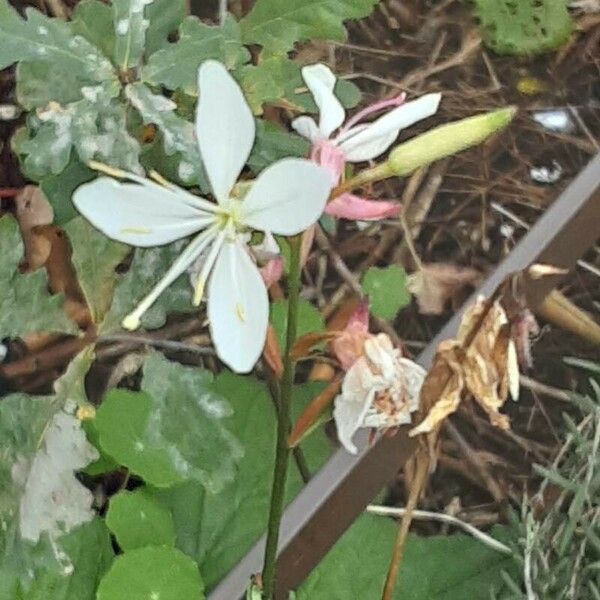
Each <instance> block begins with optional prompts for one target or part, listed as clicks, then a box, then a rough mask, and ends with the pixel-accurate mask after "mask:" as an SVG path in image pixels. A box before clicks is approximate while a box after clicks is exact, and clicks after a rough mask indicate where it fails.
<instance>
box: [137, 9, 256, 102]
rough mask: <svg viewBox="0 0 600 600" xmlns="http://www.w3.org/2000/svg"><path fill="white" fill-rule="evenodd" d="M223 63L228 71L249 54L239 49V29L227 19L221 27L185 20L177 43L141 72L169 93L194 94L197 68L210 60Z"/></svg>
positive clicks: (232, 21)
mask: <svg viewBox="0 0 600 600" xmlns="http://www.w3.org/2000/svg"><path fill="white" fill-rule="evenodd" d="M209 58H212V59H215V60H219V61H220V62H222V63H223V64H224V65H225V66H226V67H227V68H228V69H235V68H236V67H239V66H240V65H242V64H244V63H246V62H247V61H248V60H249V58H250V54H249V52H248V50H246V49H245V48H244V47H243V46H242V39H241V33H240V26H239V24H238V23H237V21H236V20H235V19H234V18H233V17H231V16H229V17H228V18H227V19H226V20H225V23H223V25H218V26H211V25H206V24H205V23H203V22H202V21H200V20H199V19H198V18H196V17H187V18H186V19H184V21H183V23H182V24H181V27H180V28H179V40H178V41H177V43H175V44H169V45H167V46H166V47H165V48H163V49H162V50H159V51H158V52H156V53H155V54H154V55H153V56H151V57H150V59H149V60H148V64H147V65H146V66H145V67H144V68H143V70H142V79H143V80H144V81H146V82H147V83H150V84H152V85H159V84H160V85H164V86H165V87H166V88H168V89H170V90H175V89H178V88H179V89H182V90H183V91H185V92H186V93H188V94H194V95H195V94H197V91H198V82H197V77H198V67H199V66H200V64H201V63H202V62H203V61H205V60H207V59H209Z"/></svg>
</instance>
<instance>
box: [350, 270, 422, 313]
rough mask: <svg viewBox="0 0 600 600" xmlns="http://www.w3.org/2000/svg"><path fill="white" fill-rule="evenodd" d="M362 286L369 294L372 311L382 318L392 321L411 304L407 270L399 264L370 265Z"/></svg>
mask: <svg viewBox="0 0 600 600" xmlns="http://www.w3.org/2000/svg"><path fill="white" fill-rule="evenodd" d="M362 288H363V290H364V292H365V294H367V295H368V296H369V309H370V311H371V313H372V314H373V315H375V316H376V317H379V318H380V319H385V320H386V321H391V320H392V319H394V318H395V316H396V315H397V314H398V311H399V310H400V309H402V308H404V307H405V306H408V304H410V293H409V292H408V290H407V288H406V271H404V269H403V268H402V267H399V266H397V265H390V266H389V267H383V268H379V267H370V268H369V269H368V270H367V272H366V273H365V274H364V276H363V278H362Z"/></svg>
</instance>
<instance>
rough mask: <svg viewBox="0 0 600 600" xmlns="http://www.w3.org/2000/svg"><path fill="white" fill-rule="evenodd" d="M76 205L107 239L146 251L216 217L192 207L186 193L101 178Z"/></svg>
mask: <svg viewBox="0 0 600 600" xmlns="http://www.w3.org/2000/svg"><path fill="white" fill-rule="evenodd" d="M198 200H203V199H201V198H199V199H198ZM73 203H74V204H75V206H76V207H77V210H79V212H80V213H81V214H82V215H83V216H84V217H85V218H86V219H88V220H89V221H90V222H91V223H92V225H94V227H97V228H98V229H99V230H100V231H102V233H104V234H105V235H107V236H108V237H110V238H112V239H114V240H118V241H119V242H125V243H126V244H130V245H132V246H140V247H143V248H146V247H149V246H161V245H163V244H168V243H170V242H173V241H174V240H178V239H180V238H184V237H187V236H188V235H190V234H191V233H194V232H195V231H198V230H200V229H202V228H204V227H206V226H207V225H209V224H211V223H212V222H213V221H214V215H213V213H211V212H208V211H204V210H202V209H200V208H199V207H197V206H192V205H191V204H190V198H189V195H188V194H186V193H185V192H184V191H183V190H182V191H181V193H180V192H179V191H175V190H174V189H171V188H166V187H163V186H160V185H158V184H156V183H154V182H151V181H148V180H140V182H139V183H120V182H118V181H116V180H114V179H111V178H109V177H99V178H98V179H95V180H94V181H92V182H90V183H86V184H84V185H82V186H80V187H79V188H77V190H76V191H75V193H74V194H73Z"/></svg>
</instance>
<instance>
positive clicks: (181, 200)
mask: <svg viewBox="0 0 600 600" xmlns="http://www.w3.org/2000/svg"><path fill="white" fill-rule="evenodd" d="M198 87H199V91H200V99H199V102H198V106H197V110H196V132H197V136H198V145H199V148H200V154H201V156H202V162H203V163H204V167H205V169H206V173H207V175H208V180H209V182H210V186H211V189H212V192H213V195H214V197H215V199H216V203H214V202H210V201H208V200H206V199H204V198H200V197H198V196H195V195H193V194H191V193H189V192H187V191H186V190H182V189H180V188H178V187H176V186H174V185H171V184H168V185H165V186H163V185H159V184H157V183H155V182H153V181H150V180H147V179H144V178H141V177H137V176H136V175H132V174H128V173H123V172H120V171H117V170H114V174H115V175H116V176H118V177H120V178H123V179H128V180H130V181H131V182H133V183H120V182H118V181H115V180H114V179H111V178H108V177H101V178H98V179H96V180H95V181H93V182H91V183H88V184H85V185H83V186H81V187H80V188H79V189H78V190H77V191H76V192H75V194H74V196H73V202H74V203H75V206H76V207H77V208H78V209H79V211H80V212H81V213H82V214H83V215H84V216H85V217H87V218H88V219H89V220H90V221H91V222H92V224H93V225H95V226H96V227H98V229H100V230H101V231H102V232H104V233H105V234H106V235H107V236H108V237H111V238H113V239H115V240H119V241H121V242H125V243H126V244H130V245H132V246H141V247H148V246H160V245H163V244H168V243H171V242H173V241H175V240H178V239H180V238H185V237H187V236H189V235H191V234H194V235H195V237H194V238H193V239H192V241H191V242H190V243H189V245H188V246H187V247H186V248H185V250H184V251H183V252H182V254H181V255H180V256H179V258H177V260H176V261H175V262H174V263H173V265H172V266H171V268H170V269H169V270H168V271H167V273H166V274H165V275H164V276H163V278H162V279H161V280H160V281H159V283H158V284H157V285H156V287H155V288H154V289H153V290H152V291H151V292H150V293H149V294H148V295H147V296H146V297H145V298H144V300H142V302H141V303H140V305H139V306H138V307H137V308H136V309H135V310H134V311H133V312H132V313H131V314H130V315H128V316H127V317H126V318H125V319H124V321H123V326H124V327H125V328H127V329H135V328H137V327H139V325H140V319H141V317H142V315H143V314H144V312H145V311H146V310H147V309H148V308H149V307H150V306H151V305H152V304H153V303H154V302H155V300H156V299H157V297H158V296H159V295H160V294H161V293H162V291H163V290H164V289H166V288H167V287H168V286H169V285H170V284H171V283H172V282H174V281H175V280H176V279H177V278H178V277H179V276H180V275H181V274H182V273H184V272H185V271H186V270H187V269H188V268H189V267H190V266H191V265H192V264H194V263H195V262H196V261H197V259H198V258H199V257H203V260H202V261H201V266H200V270H199V273H198V274H197V277H196V278H195V293H194V304H199V303H200V301H201V300H202V298H203V295H204V290H205V286H206V284H208V308H207V313H208V319H209V323H210V329H211V333H212V339H213V342H214V344H215V348H216V351H217V354H218V355H219V357H220V358H221V359H222V360H223V362H225V363H226V364H227V365H229V366H230V367H231V368H232V369H233V370H235V371H238V372H247V371H249V370H250V369H252V367H253V366H254V363H255V362H256V360H257V359H258V357H259V356H260V353H261V351H262V349H263V346H264V343H265V337H266V332H267V324H268V312H269V303H268V297H267V290H266V288H265V283H264V281H263V279H262V278H261V275H260V273H259V270H258V268H257V266H256V264H255V263H254V261H253V260H252V258H251V256H250V253H249V248H248V245H247V241H248V238H249V236H248V232H249V231H251V230H253V229H255V230H259V231H264V232H272V233H275V234H279V235H294V234H297V233H299V232H301V231H302V230H304V229H306V228H307V227H309V226H310V225H312V224H313V223H315V221H316V220H317V219H318V218H319V216H320V215H321V213H322V212H323V209H324V207H325V202H326V200H327V197H328V195H329V192H330V188H331V182H330V178H329V175H328V173H327V172H326V171H325V170H324V169H322V168H321V167H319V166H317V165H315V164H314V163H312V162H311V161H309V160H303V159H296V158H287V159H283V160H280V161H278V162H275V163H273V164H272V165H270V166H269V167H267V168H266V169H265V170H264V171H263V172H262V173H261V174H260V175H259V176H258V177H257V179H256V181H254V182H253V183H252V185H251V187H250V189H249V190H248V192H247V193H246V194H245V196H244V197H243V199H240V198H239V197H238V194H237V193H236V190H234V186H235V184H236V180H237V178H238V176H239V174H240V172H241V171H242V169H243V167H244V165H245V163H246V160H247V159H248V156H249V154H250V150H251V149H252V145H253V144H254V137H255V124H254V118H253V117H252V113H251V111H250V108H249V107H248V104H247V103H246V100H245V99H244V95H243V93H242V91H241V89H240V88H239V86H238V85H237V83H236V82H235V81H234V79H233V78H232V77H231V75H229V73H228V72H227V70H226V69H225V67H224V66H223V65H222V64H221V63H219V62H216V61H214V60H209V61H206V62H204V63H203V64H202V65H201V66H200V69H199V72H198ZM244 187H247V185H246V184H245V186H244Z"/></svg>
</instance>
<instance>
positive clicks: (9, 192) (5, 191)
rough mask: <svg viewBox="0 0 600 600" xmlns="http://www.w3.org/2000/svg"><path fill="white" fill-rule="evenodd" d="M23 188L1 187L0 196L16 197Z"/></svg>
mask: <svg viewBox="0 0 600 600" xmlns="http://www.w3.org/2000/svg"><path fill="white" fill-rule="evenodd" d="M22 190H23V188H0V198H14V197H15V196H16V195H17V194H19V193H20V192H21V191H22Z"/></svg>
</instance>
